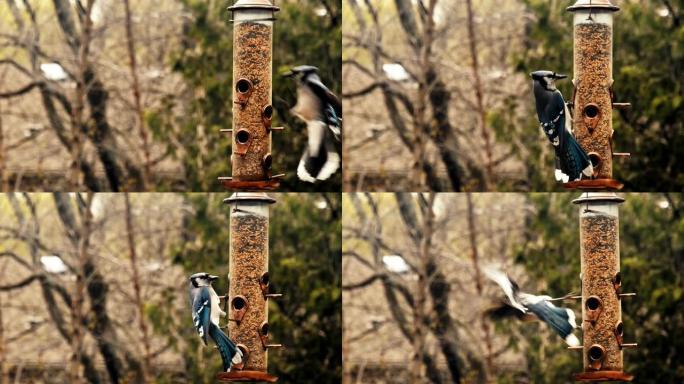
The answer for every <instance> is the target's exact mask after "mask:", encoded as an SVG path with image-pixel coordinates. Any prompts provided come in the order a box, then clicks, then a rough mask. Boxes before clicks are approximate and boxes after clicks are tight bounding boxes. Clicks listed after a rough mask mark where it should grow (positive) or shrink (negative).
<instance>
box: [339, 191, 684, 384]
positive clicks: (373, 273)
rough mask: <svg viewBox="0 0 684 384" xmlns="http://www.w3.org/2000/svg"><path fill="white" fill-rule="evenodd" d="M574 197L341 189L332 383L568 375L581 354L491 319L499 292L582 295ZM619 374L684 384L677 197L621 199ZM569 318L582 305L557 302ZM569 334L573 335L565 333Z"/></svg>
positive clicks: (554, 338)
mask: <svg viewBox="0 0 684 384" xmlns="http://www.w3.org/2000/svg"><path fill="white" fill-rule="evenodd" d="M576 197H579V194H573V193H558V194H553V193H544V194H514V193H486V194H448V193H447V194H428V193H423V194H417V193H413V194H406V193H397V194H356V193H354V194H349V195H348V196H345V197H344V198H343V206H344V212H345V213H344V217H343V220H342V225H343V238H344V241H343V251H342V255H343V257H342V264H343V268H342V275H343V307H344V313H343V317H344V333H343V351H344V352H343V354H344V380H343V382H344V383H345V384H351V383H418V382H420V383H507V384H508V383H521V384H522V383H571V382H574V381H573V379H572V374H574V373H579V372H581V370H582V355H581V352H580V351H573V350H568V349H567V345H566V344H565V342H564V341H563V340H562V339H561V338H560V337H559V336H558V335H556V334H555V333H554V332H553V331H551V330H550V329H549V328H548V327H547V326H546V325H543V324H540V323H539V322H531V323H530V322H520V321H517V319H514V320H504V321H497V322H495V321H492V320H491V319H489V318H488V317H485V316H483V312H484V311H485V310H487V309H489V308H492V307H495V306H497V305H498V303H499V301H498V300H499V298H500V297H502V291H501V288H499V286H497V285H496V284H494V283H492V282H491V281H489V280H488V279H486V278H485V277H484V276H483V274H482V273H481V271H482V269H483V268H485V267H487V266H493V267H496V268H500V269H501V270H503V271H506V272H507V273H508V274H509V275H510V276H511V277H512V278H513V279H514V280H516V281H517V282H518V283H519V284H520V288H521V290H522V291H523V292H529V293H533V294H536V295H542V294H544V295H549V296H552V297H560V296H563V295H566V294H567V293H569V292H573V291H574V292H580V289H581V287H580V280H579V273H580V250H579V217H578V216H579V208H578V206H576V205H574V204H572V200H573V199H574V198H576ZM621 197H623V198H624V199H625V200H626V201H625V203H624V204H622V205H621V206H620V253H621V273H622V276H623V280H622V282H623V285H622V286H623V289H624V292H637V296H636V297H633V298H626V299H624V300H623V301H622V319H623V322H624V326H625V342H636V343H638V348H636V349H627V350H625V351H624V362H625V365H624V369H625V372H627V373H630V374H633V375H635V379H634V382H637V383H680V382H683V381H684V364H683V363H682V362H683V361H684V359H683V358H682V350H684V344H683V341H682V340H684V280H683V276H684V218H683V216H682V214H683V212H684V211H683V209H684V196H682V195H680V194H623V195H621ZM556 305H558V306H563V307H568V308H571V309H573V310H574V312H575V314H576V316H578V318H579V316H580V313H581V308H580V305H581V303H578V302H577V301H576V300H568V301H563V302H560V303H556ZM576 334H577V336H578V337H579V336H580V332H577V331H576Z"/></svg>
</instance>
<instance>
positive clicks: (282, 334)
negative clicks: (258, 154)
mask: <svg viewBox="0 0 684 384" xmlns="http://www.w3.org/2000/svg"><path fill="white" fill-rule="evenodd" d="M224 197H225V196H224V195H218V194H189V195H187V196H186V203H187V207H186V208H184V209H188V212H187V214H186V215H185V218H184V220H183V227H184V230H183V233H182V234H181V239H180V241H179V243H178V245H177V247H176V248H175V249H174V250H173V251H172V255H173V256H172V257H173V260H174V263H176V264H178V265H180V266H182V267H183V269H184V270H185V271H186V273H187V275H190V274H192V273H194V272H199V271H206V272H211V273H214V274H217V275H219V276H226V275H227V274H228V270H229V265H228V260H229V244H230V226H229V220H230V208H229V206H228V205H227V204H224V203H223V202H222V199H223V198H224ZM277 199H278V202H277V203H276V204H275V205H273V206H272V208H271V216H270V217H271V218H270V229H269V231H270V234H269V250H270V265H269V272H270V273H271V289H272V291H273V292H277V293H283V294H284V296H283V298H282V299H278V300H274V301H271V302H270V303H269V305H270V306H269V323H270V325H271V335H272V339H273V341H274V342H277V343H282V344H284V345H285V346H286V349H282V350H273V351H271V352H270V353H269V364H270V366H269V371H270V373H272V374H275V375H276V376H279V377H280V381H281V382H285V383H304V382H315V383H338V382H340V380H341V373H342V368H341V361H342V357H341V349H342V344H341V340H342V336H341V329H342V297H341V288H340V287H341V281H340V279H341V255H340V249H341V222H340V215H341V198H340V196H339V194H326V195H322V194H280V195H278V197H277ZM324 201H325V202H326V204H325V206H323V202H324ZM217 283H218V284H217V286H216V290H217V292H225V291H226V290H227V288H228V287H227V284H226V281H225V279H220V280H219V281H218V282H217ZM186 289H187V286H186V282H185V281H183V282H181V283H180V285H179V289H178V291H175V292H171V293H170V294H169V297H165V298H164V299H163V301H161V302H160V303H158V304H157V305H149V306H148V307H147V308H146V313H147V316H148V318H150V320H151V322H152V323H153V324H154V327H155V332H156V333H158V334H166V335H169V340H170V341H172V342H173V344H172V346H173V347H174V348H175V350H176V351H179V352H180V354H181V356H183V359H184V366H185V372H186V377H185V379H187V381H188V382H193V383H213V382H214V375H215V374H216V373H217V372H220V370H221V367H220V365H221V362H220V358H219V357H218V354H217V353H216V351H214V350H213V349H212V348H206V347H204V348H203V347H202V346H201V345H200V341H199V339H198V337H197V335H196V334H195V333H194V330H193V327H192V322H191V320H190V315H189V313H188V310H187V308H186V305H185V301H186V300H187V298H186V295H187V292H186ZM178 300H180V301H181V302H182V303H183V304H182V305H180V306H179V305H173V303H178ZM173 308H177V309H173ZM179 336H180V338H181V339H182V340H181V341H180V342H179V340H177V338H178V337H179Z"/></svg>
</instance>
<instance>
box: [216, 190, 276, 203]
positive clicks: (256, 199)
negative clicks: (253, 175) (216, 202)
mask: <svg viewBox="0 0 684 384" xmlns="http://www.w3.org/2000/svg"><path fill="white" fill-rule="evenodd" d="M223 202H224V203H227V204H232V203H237V202H253V203H264V204H273V203H275V202H276V200H275V199H274V198H272V197H270V196H268V195H267V194H266V193H264V192H235V193H233V194H232V195H231V196H230V197H229V198H227V199H223Z"/></svg>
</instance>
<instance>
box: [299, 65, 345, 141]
mask: <svg viewBox="0 0 684 384" xmlns="http://www.w3.org/2000/svg"><path fill="white" fill-rule="evenodd" d="M305 81H306V84H307V85H308V86H309V88H310V89H311V91H312V92H313V93H314V94H315V95H316V97H317V98H318V99H319V100H321V108H322V111H321V112H322V114H323V116H325V120H326V122H327V123H328V128H330V130H331V131H332V132H333V135H334V136H335V140H337V141H340V136H341V129H340V127H341V126H342V103H341V102H340V99H338V98H337V96H335V94H334V93H332V91H330V90H329V89H328V87H326V86H325V84H323V82H321V79H320V78H319V77H318V76H309V77H307V78H306V80H305Z"/></svg>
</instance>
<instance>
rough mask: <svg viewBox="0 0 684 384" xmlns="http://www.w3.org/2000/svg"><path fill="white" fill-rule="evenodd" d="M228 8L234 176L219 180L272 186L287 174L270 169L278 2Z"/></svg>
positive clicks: (244, 0)
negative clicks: (230, 26) (231, 28)
mask: <svg viewBox="0 0 684 384" xmlns="http://www.w3.org/2000/svg"><path fill="white" fill-rule="evenodd" d="M228 9H229V10H230V11H231V12H232V21H233V23H234V33H233V81H234V84H233V122H232V123H233V125H232V126H233V129H232V130H230V131H229V132H230V133H231V134H232V154H231V157H230V161H231V164H232V176H231V177H219V181H220V182H221V184H222V185H223V186H224V187H225V188H227V189H233V190H246V191H261V190H273V189H276V188H278V186H279V184H280V178H281V177H282V176H280V175H278V176H273V175H272V172H271V170H272V165H273V157H272V155H271V132H272V131H273V130H274V129H272V128H271V124H272V122H273V112H274V111H273V106H272V93H273V23H274V21H275V13H276V12H278V10H279V8H278V7H276V6H275V5H273V3H272V2H271V1H270V0H238V1H237V2H235V4H234V5H233V6H231V7H229V8H228ZM224 131H225V132H228V130H224Z"/></svg>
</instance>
